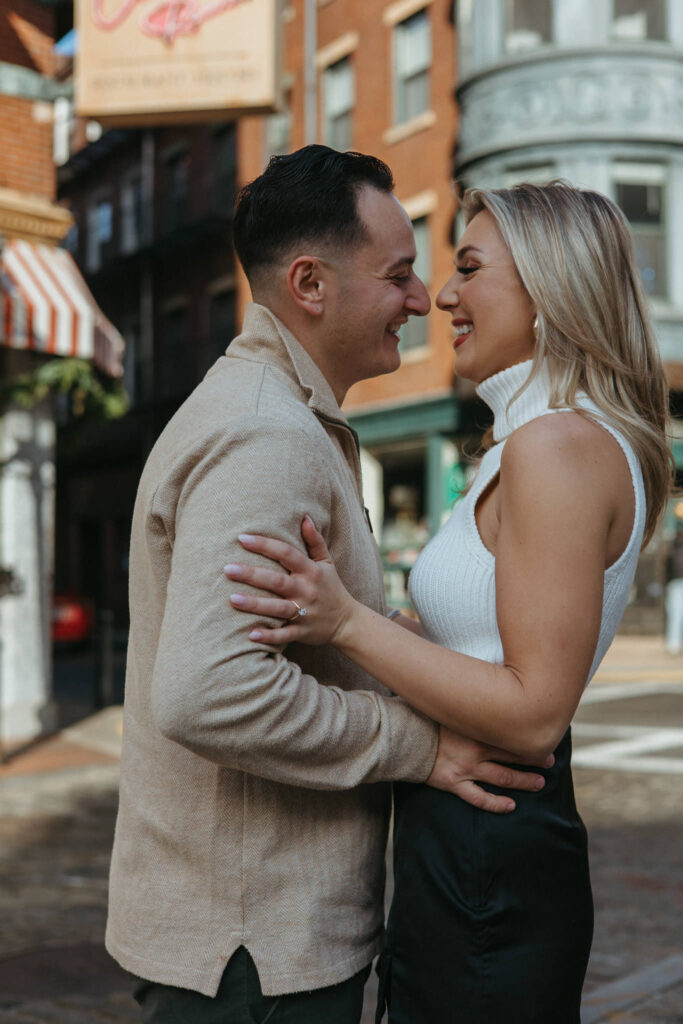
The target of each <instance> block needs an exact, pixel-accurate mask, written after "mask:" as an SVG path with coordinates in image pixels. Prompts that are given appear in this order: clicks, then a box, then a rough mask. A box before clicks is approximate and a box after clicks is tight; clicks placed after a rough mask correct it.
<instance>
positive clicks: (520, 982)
mask: <svg viewBox="0 0 683 1024" xmlns="http://www.w3.org/2000/svg"><path fill="white" fill-rule="evenodd" d="M555 758H556V760H555V764H554V766H553V767H552V768H551V769H549V770H547V771H545V772H543V774H544V775H545V777H546V785H545V788H544V789H543V790H541V792H540V793H515V794H513V795H514V797H515V800H516V803H517V809H516V810H515V811H513V812H512V813H511V814H507V815H495V814H491V813H488V812H486V811H481V810H477V809H476V808H474V807H471V806H470V805H469V804H466V803H464V802H463V801H462V800H460V799H459V798H458V797H455V796H453V795H451V794H449V793H443V792H441V791H440V790H436V789H432V788H431V787H429V786H426V785H413V784H409V783H399V784H397V785H396V786H395V787H394V794H395V824H394V878H395V889H394V898H393V902H392V906H391V912H390V915H389V922H388V925H387V939H386V945H385V950H384V952H383V954H382V956H381V958H380V963H379V966H378V971H379V974H380V996H379V998H380V1002H379V1006H378V1009H377V1022H379V1021H380V1020H381V1019H382V1017H383V1014H384V1010H385V1004H386V1006H388V1008H389V1024H580V1002H581V988H582V985H583V979H584V975H585V972H586V966H587V963H588V954H589V951H590V945H591V939H592V935H593V900H592V895H591V887H590V877H589V873H588V852H587V844H586V830H585V827H584V824H583V822H582V821H581V818H580V817H579V814H578V812H577V810H576V804H575V801H574V787H573V783H572V776H571V768H570V759H571V735H570V731H569V730H568V731H567V734H566V735H565V737H564V739H563V740H562V742H561V744H560V746H559V747H558V749H557V751H556V752H555ZM487 788H489V789H491V791H492V792H504V791H503V790H498V789H494V788H493V787H487Z"/></svg>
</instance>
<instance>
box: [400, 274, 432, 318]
mask: <svg viewBox="0 0 683 1024" xmlns="http://www.w3.org/2000/svg"><path fill="white" fill-rule="evenodd" d="M413 276H414V278H415V280H414V285H413V288H412V289H411V291H410V294H409V295H408V297H407V299H406V307H407V308H408V309H409V310H410V312H411V313H412V314H414V315H415V316H426V315H427V313H428V312H429V310H430V308H431V305H432V300H431V299H430V298H429V292H428V291H427V289H426V288H425V286H424V284H423V283H422V281H421V280H420V278H419V277H418V276H417V274H414V275H413Z"/></svg>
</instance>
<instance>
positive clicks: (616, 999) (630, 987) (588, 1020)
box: [581, 954, 683, 1024]
mask: <svg viewBox="0 0 683 1024" xmlns="http://www.w3.org/2000/svg"><path fill="white" fill-rule="evenodd" d="M681 981H683V956H681V955H679V954H675V955H674V956H670V957H668V958H667V959H666V960H662V961H660V962H659V963H656V964H652V965H651V966H650V967H644V968H643V969H642V970H640V971H635V972H634V973H633V974H629V975H627V977H625V978H619V979H618V981H612V982H610V983H609V984H608V985H604V986H603V987H602V988H599V989H596V990H595V991H594V992H590V993H587V994H586V995H585V996H584V997H583V1000H582V1003H581V1024H601V1022H603V1021H610V1020H613V1021H616V1020H617V1013H618V1011H619V1010H628V1009H629V1008H633V1009H636V1010H638V1009H642V1010H644V1011H646V1010H647V1008H646V1007H645V1006H644V1005H643V1003H644V1002H645V1000H647V999H648V998H649V996H652V995H655V994H656V993H657V992H663V991H665V990H666V989H667V988H672V987H673V986H674V985H677V984H678V983H679V982H681ZM630 1019H631V1017H630V1016H629V1020H630Z"/></svg>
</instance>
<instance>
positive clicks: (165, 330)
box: [159, 306, 195, 400]
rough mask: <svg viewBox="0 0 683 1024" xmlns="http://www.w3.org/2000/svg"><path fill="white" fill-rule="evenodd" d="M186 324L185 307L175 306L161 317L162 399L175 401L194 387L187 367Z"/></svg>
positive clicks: (189, 347) (190, 344)
mask: <svg viewBox="0 0 683 1024" xmlns="http://www.w3.org/2000/svg"><path fill="white" fill-rule="evenodd" d="M189 322H190V317H189V311H188V308H187V306H176V307H175V308H174V309H170V310H167V311H166V313H165V314H164V317H163V327H162V335H161V367H160V374H159V376H160V378H161V394H162V397H163V398H170V399H175V400H178V399H180V398H183V397H184V396H185V395H187V394H189V392H190V391H191V390H192V388H193V387H194V384H195V380H194V374H193V373H192V371H191V367H190V350H191V347H192V342H191V339H190V338H189V336H188V328H189Z"/></svg>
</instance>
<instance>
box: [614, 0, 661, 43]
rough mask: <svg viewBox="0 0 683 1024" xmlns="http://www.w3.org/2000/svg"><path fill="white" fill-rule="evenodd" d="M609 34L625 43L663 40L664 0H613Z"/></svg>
mask: <svg viewBox="0 0 683 1024" xmlns="http://www.w3.org/2000/svg"><path fill="white" fill-rule="evenodd" d="M613 4H614V6H613V8H612V25H611V35H612V38H613V39H617V40H618V41H619V42H625V43H638V42H640V41H642V40H644V39H657V40H665V39H666V37H667V32H666V3H665V0H613Z"/></svg>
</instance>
